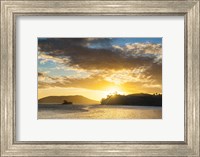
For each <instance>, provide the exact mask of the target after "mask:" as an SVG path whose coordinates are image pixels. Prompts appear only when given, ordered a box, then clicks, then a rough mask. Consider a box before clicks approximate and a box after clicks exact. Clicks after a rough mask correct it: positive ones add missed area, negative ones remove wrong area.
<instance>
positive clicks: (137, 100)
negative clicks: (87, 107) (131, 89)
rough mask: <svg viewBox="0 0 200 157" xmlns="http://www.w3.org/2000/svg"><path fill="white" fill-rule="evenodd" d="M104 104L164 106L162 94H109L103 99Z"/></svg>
mask: <svg viewBox="0 0 200 157" xmlns="http://www.w3.org/2000/svg"><path fill="white" fill-rule="evenodd" d="M101 104H102V105H128V106H162V94H144V93H141V94H130V95H120V94H117V93H116V94H113V95H108V96H107V98H103V99H102V100H101Z"/></svg>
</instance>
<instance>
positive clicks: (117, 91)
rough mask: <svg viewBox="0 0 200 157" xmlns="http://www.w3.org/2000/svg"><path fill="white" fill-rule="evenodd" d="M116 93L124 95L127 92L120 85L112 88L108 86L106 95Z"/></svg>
mask: <svg viewBox="0 0 200 157" xmlns="http://www.w3.org/2000/svg"><path fill="white" fill-rule="evenodd" d="M114 94H120V95H124V94H125V92H123V91H122V90H121V89H120V88H119V87H111V88H108V89H107V90H106V91H105V92H104V97H107V96H108V95H114Z"/></svg>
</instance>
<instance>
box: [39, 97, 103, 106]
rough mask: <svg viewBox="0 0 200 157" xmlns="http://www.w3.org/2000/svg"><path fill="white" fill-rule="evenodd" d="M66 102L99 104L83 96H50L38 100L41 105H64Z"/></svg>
mask: <svg viewBox="0 0 200 157" xmlns="http://www.w3.org/2000/svg"><path fill="white" fill-rule="evenodd" d="M64 100H66V101H68V102H72V103H73V104H99V102H98V101H95V100H92V99H88V98H86V97H84V96H81V95H73V96H48V97H44V98H41V99H39V100H38V103H39V104H62V103H63V102H64Z"/></svg>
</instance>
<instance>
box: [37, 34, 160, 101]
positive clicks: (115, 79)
mask: <svg viewBox="0 0 200 157" xmlns="http://www.w3.org/2000/svg"><path fill="white" fill-rule="evenodd" d="M116 92H117V93H118V94H124V95H127V94H134V93H151V94H153V93H162V38H38V99H40V98H43V97H46V96H67V95H82V96H85V97H87V98H90V99H93V100H98V101H100V100H101V99H102V98H105V97H106V96H107V95H108V94H113V93H116Z"/></svg>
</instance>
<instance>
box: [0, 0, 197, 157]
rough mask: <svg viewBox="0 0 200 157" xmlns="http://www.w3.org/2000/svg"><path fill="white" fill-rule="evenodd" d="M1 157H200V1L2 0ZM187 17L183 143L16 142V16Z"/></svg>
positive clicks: (185, 19) (185, 18)
mask: <svg viewBox="0 0 200 157" xmlns="http://www.w3.org/2000/svg"><path fill="white" fill-rule="evenodd" d="M0 2H1V34H0V36H1V39H0V40H1V53H0V54H1V63H0V64H1V66H0V67H1V101H0V103H1V126H0V127H1V140H0V141H1V144H0V145H1V156H10V157H11V156H12V157H13V156H87V157H88V156H188V157H198V156H200V155H199V144H200V141H199V115H200V112H199V102H200V99H199V76H200V75H199V74H200V73H199V71H200V70H199V65H200V64H199V54H200V52H199V43H200V42H199V12H200V8H199V0H176V1H168V0H156V1H152V0H145V1H143V0H125V1H113V0H102V1H100V0H95V1H93V0H77V1H68V0H66V1H59V0H58V1H54V0H49V1H39V0H31V1H30V0H21V1H16V0H1V1H0ZM36 15H37V16H46V15H48V16H49V15H51V16H55V15H56V16H63V15H81V16H93V15H99V16H105V15H110V16H116V15H125V16H142V15H147V16H166V15H167V16H177V15H178V16H184V22H185V26H184V27H185V32H184V33H185V39H184V49H185V52H184V53H185V54H184V55H185V58H184V62H185V66H184V75H185V76H184V77H185V78H184V79H185V83H184V89H185V91H184V94H185V100H184V105H185V113H184V118H185V119H184V121H185V124H184V126H185V127H184V129H185V130H184V134H185V136H184V141H182V142H178V141H177V142H174V141H171V142H170V141H169V142H164V141H163V142H162V141H160V142H146V141H142V142H136V141H133V142H128V141H124V142H117V141H116V142H100V141H98V142H94V141H93V142H89V141H88V142H67V141H66V142H59V141H56V142H55V141H52V142H45V141H40V142H39V141H38V142H36V141H34V142H33V141H28V142H25V141H24V142H23V141H16V81H15V80H16V68H15V67H16V63H15V59H16V55H17V54H16V18H17V17H18V16H36Z"/></svg>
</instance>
